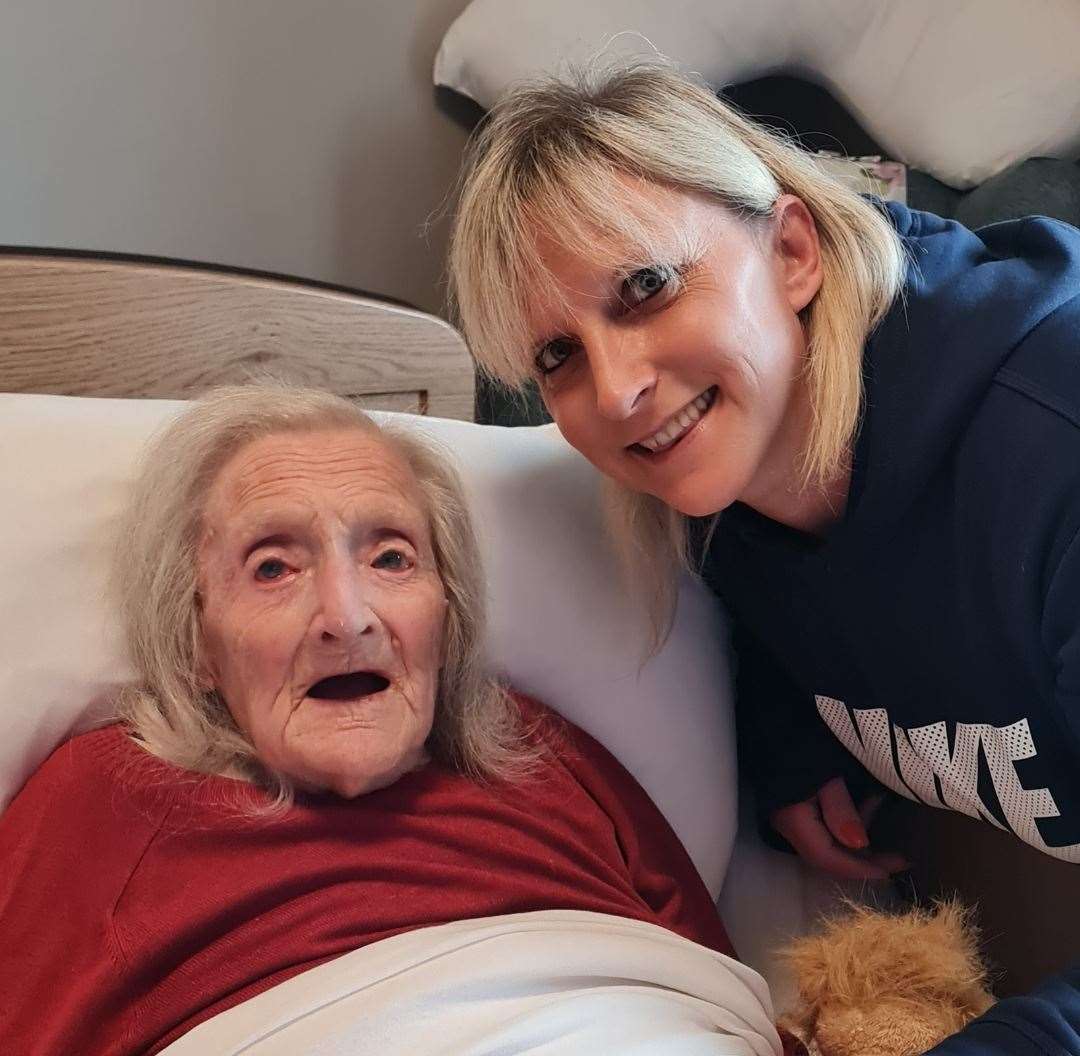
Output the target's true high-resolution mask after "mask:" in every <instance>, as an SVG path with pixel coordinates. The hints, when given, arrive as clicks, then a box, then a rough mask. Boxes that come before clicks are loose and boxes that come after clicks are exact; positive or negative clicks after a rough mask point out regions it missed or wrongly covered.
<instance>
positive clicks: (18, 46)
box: [0, 0, 466, 310]
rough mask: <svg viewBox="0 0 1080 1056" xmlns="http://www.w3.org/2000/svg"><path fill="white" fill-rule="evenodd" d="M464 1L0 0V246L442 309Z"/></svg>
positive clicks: (458, 144)
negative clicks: (436, 79) (228, 268)
mask: <svg viewBox="0 0 1080 1056" xmlns="http://www.w3.org/2000/svg"><path fill="white" fill-rule="evenodd" d="M465 3H466V0H383V2H379V0H96V2H94V3H85V2H83V0H5V2H4V3H2V4H0V243H7V244H19V245H44V246H64V247H77V248H86V249H99V250H110V251H119V252H132V253H148V254H154V255H160V256H175V257H185V258H190V259H195V260H205V261H213V262H219V263H225V264H231V265H236V266H241V267H251V268H260V269H266V270H270V271H281V272H287V273H291V274H297V275H302V276H308V277H312V278H316V279H321V280H324V281H328V282H336V283H342V284H345V285H349V286H359V287H363V288H366V289H369V290H373V291H376V292H378V293H383V294H388V295H391V296H394V297H397V298H400V299H403V300H407V301H410V302H412V303H414V304H417V305H419V306H420V307H423V308H426V309H428V310H436V309H438V308H439V306H440V304H441V300H442V291H441V288H440V286H439V277H440V274H441V268H442V257H443V253H444V249H445V224H443V225H440V226H438V227H436V228H435V229H434V231H433V232H432V233H431V236H430V238H429V240H428V241H425V239H424V238H423V237H422V235H421V228H422V226H423V224H424V222H425V220H426V219H427V218H428V217H429V215H430V214H431V213H432V212H433V211H434V210H435V209H437V207H438V206H439V204H440V202H441V201H442V198H443V196H444V195H445V193H446V191H447V188H448V187H449V186H450V184H451V182H452V180H453V178H454V175H455V173H456V169H457V165H458V161H459V159H460V155H461V149H462V145H463V143H464V139H465V133H464V131H463V130H462V129H461V128H460V127H459V126H458V125H457V124H455V123H454V122H453V121H452V120H451V119H450V118H449V117H447V116H446V115H445V114H443V113H441V112H440V111H439V110H438V109H437V108H436V105H435V100H434V94H433V89H432V86H431V63H432V59H433V57H434V54H435V51H436V48H437V47H438V43H439V41H440V39H441V37H442V34H443V33H444V31H445V30H446V28H447V27H448V26H449V24H450V23H451V22H452V21H453V19H454V18H455V17H456V16H457V14H458V13H459V12H460V11H461V10H462V9H463V8H464V7H465Z"/></svg>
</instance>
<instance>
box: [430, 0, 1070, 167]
mask: <svg viewBox="0 0 1080 1056" xmlns="http://www.w3.org/2000/svg"><path fill="white" fill-rule="evenodd" d="M601 51H605V52H610V53H612V54H627V55H635V54H636V55H640V54H645V55H650V54H655V52H656V51H659V52H660V53H661V54H663V55H666V56H668V57H669V58H671V59H673V60H674V61H676V62H677V63H679V64H680V65H681V66H683V67H686V68H688V69H691V70H694V71H696V72H698V73H700V74H701V75H702V76H703V77H704V78H705V79H706V80H707V81H708V82H709V83H710V84H712V85H714V86H716V87H718V88H719V87H721V86H723V85H726V84H732V83H739V82H740V81H746V80H750V79H752V78H754V77H759V76H763V75H765V74H769V73H777V72H791V73H796V74H799V75H802V76H806V77H810V78H812V79H814V80H816V81H820V82H821V83H823V84H824V85H825V86H826V87H828V88H829V89H830V90H831V91H832V93H833V95H834V96H835V97H836V98H837V99H838V100H839V101H840V102H842V103H843V104H844V105H845V106H846V107H847V108H848V110H849V111H850V112H851V113H852V115H853V116H855V117H856V118H858V119H859V120H860V121H861V122H862V124H863V126H864V127H865V128H866V130H867V131H868V132H869V133H870V134H871V135H872V136H873V137H874V139H876V140H877V141H878V142H879V143H880V144H881V145H882V147H883V148H885V150H886V151H887V152H888V154H889V155H890V156H891V157H893V158H895V159H897V160H899V161H903V162H906V163H907V164H908V165H910V166H913V167H915V168H919V169H923V170H925V171H927V172H929V173H932V174H933V175H934V176H936V177H937V178H938V179H940V180H943V181H944V182H945V183H948V184H951V185H952V186H954V187H960V188H967V187H973V186H975V185H977V184H979V183H982V182H983V181H984V180H986V179H988V178H989V177H990V176H993V175H994V174H995V173H998V172H1001V171H1002V170H1003V169H1005V168H1008V166H1009V165H1011V164H1013V162H1015V161H1019V160H1021V159H1024V158H1028V157H1037V156H1051V157H1063V158H1072V157H1076V156H1077V154H1080V61H1078V59H1077V56H1078V55H1080V4H1078V3H1077V2H1076V0H1042V2H1041V3H1039V4H1037V5H1034V6H1030V5H1024V4H1018V3H1016V0H982V2H981V3H978V4H956V3H941V2H940V0H892V2H882V0H846V2H845V3H840V4H838V3H837V2H836V0H801V2H797V3H792V2H791V0H754V2H753V3H747V2H745V0H667V2H666V3H663V4H659V3H655V2H653V0H594V2H591V3H586V4H583V3H581V2H580V0H517V2H515V3H508V2H507V0H473V2H472V3H471V4H469V6H468V7H467V8H466V9H465V11H464V13H463V14H462V15H461V16H460V17H459V18H458V19H457V21H456V22H454V24H453V25H452V26H451V27H450V29H449V31H448V32H447V34H446V37H445V38H444V40H443V42H442V47H441V48H440V49H439V53H438V55H437V57H436V59H435V83H436V84H440V85H445V86H446V87H449V88H453V89H455V90H456V91H458V92H461V93H462V94H464V95H467V96H469V97H470V98H472V99H475V100H476V101H477V102H478V103H480V104H481V106H483V107H485V108H488V107H491V106H492V105H493V104H494V102H495V101H496V100H497V99H498V98H499V96H500V95H502V93H503V92H504V91H505V90H506V88H507V86H508V85H509V84H510V83H511V82H513V81H516V80H518V79H520V78H522V77H528V76H532V75H535V74H537V73H540V72H542V71H555V70H557V69H558V68H559V67H560V66H562V65H564V64H565V63H567V62H575V63H577V62H581V61H584V60H587V59H589V58H590V57H592V56H594V55H596V54H597V53H599V52H601Z"/></svg>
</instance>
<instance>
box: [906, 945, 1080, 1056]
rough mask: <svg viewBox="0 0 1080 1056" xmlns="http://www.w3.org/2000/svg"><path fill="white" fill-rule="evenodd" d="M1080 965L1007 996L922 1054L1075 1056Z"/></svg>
mask: <svg viewBox="0 0 1080 1056" xmlns="http://www.w3.org/2000/svg"><path fill="white" fill-rule="evenodd" d="M1077 1054H1080V964H1076V965H1074V966H1073V967H1071V968H1069V969H1068V970H1067V971H1065V972H1062V973H1061V975H1058V976H1055V977H1054V978H1053V979H1051V980H1049V981H1048V982H1046V983H1043V984H1042V986H1040V987H1038V988H1037V989H1036V990H1033V991H1032V992H1031V993H1030V994H1026V995H1024V996H1023V997H1007V998H1005V999H1004V1000H1003V1001H999V1002H998V1003H997V1004H996V1005H994V1007H993V1008H991V1009H990V1011H989V1012H986V1013H984V1014H983V1015H981V1016H980V1017H979V1018H978V1019H976V1020H972V1022H971V1023H969V1024H968V1025H967V1026H966V1027H965V1028H964V1029H963V1030H962V1031H960V1032H959V1033H958V1034H954V1035H953V1036H952V1037H951V1038H947V1039H946V1040H945V1041H943V1042H942V1043H941V1044H940V1045H937V1046H935V1047H934V1048H932V1049H931V1050H930V1051H929V1052H928V1053H927V1054H926V1056H1077Z"/></svg>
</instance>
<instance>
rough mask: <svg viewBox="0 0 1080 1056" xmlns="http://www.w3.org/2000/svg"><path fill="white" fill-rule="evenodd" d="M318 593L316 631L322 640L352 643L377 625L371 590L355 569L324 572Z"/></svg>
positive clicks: (313, 628) (319, 581) (314, 628)
mask: <svg viewBox="0 0 1080 1056" xmlns="http://www.w3.org/2000/svg"><path fill="white" fill-rule="evenodd" d="M317 590H318V603H317V604H318V608H317V611H316V613H315V619H314V621H313V624H312V630H313V632H314V633H315V634H316V636H317V637H318V638H319V639H320V640H321V641H324V642H327V641H349V640H351V639H355V638H359V637H361V636H362V635H364V634H368V633H370V632H371V631H373V630H374V629H375V627H376V626H377V624H378V616H377V614H376V612H375V610H374V608H373V607H372V598H371V596H370V594H371V592H370V589H369V588H368V587H367V585H366V584H365V583H364V579H363V577H362V576H361V575H359V574H357V572H356V571H355V570H354V569H349V568H334V569H329V570H326V571H324V572H323V573H322V574H321V575H320V576H318V578H317Z"/></svg>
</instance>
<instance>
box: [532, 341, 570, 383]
mask: <svg viewBox="0 0 1080 1056" xmlns="http://www.w3.org/2000/svg"><path fill="white" fill-rule="evenodd" d="M573 351H574V348H573V345H571V343H570V342H569V341H566V340H564V339H562V338H560V339H559V340H557V341H549V342H548V343H547V344H546V345H544V347H543V348H542V349H540V351H539V352H537V353H536V369H537V370H538V371H539V372H540V373H541V374H550V373H552V371H555V370H558V369H559V367H561V366H562V365H563V364H564V363H565V362H566V361H567V360H568V359H569V358H570V354H571V353H572V352H573Z"/></svg>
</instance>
